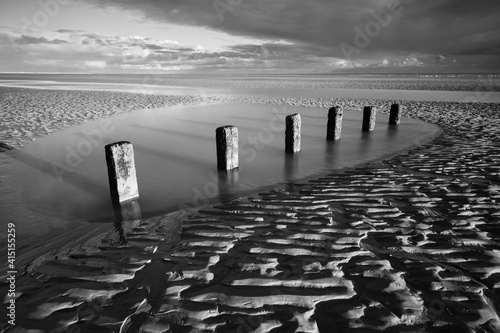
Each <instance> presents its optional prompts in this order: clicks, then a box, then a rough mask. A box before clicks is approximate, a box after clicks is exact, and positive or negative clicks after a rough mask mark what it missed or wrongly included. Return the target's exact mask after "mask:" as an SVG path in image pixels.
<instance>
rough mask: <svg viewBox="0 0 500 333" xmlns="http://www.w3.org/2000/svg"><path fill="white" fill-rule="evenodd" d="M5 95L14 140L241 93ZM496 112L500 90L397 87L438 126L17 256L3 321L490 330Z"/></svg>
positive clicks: (30, 325)
mask: <svg viewBox="0 0 500 333" xmlns="http://www.w3.org/2000/svg"><path fill="white" fill-rule="evenodd" d="M0 94H1V96H2V98H1V101H2V111H1V112H2V114H1V115H2V126H3V127H2V137H1V139H0V141H4V142H7V143H9V145H19V144H22V143H23V142H29V141H30V140H32V139H33V138H35V137H36V136H37V135H46V134H48V133H50V131H53V130H57V129H60V128H63V127H65V126H71V125H73V124H76V123H79V122H83V121H85V120H88V119H95V118H96V117H106V116H109V115H111V114H112V113H116V112H126V111H128V110H131V109H137V108H144V107H151V106H164V105H173V104H184V103H197V102H203V101H205V102H224V101H235V100H234V99H235V98H234V97H231V98H228V97H224V96H214V97H210V98H196V97H184V98H182V99H181V100H175V99H176V98H178V97H169V96H147V97H146V96H141V95H133V94H125V93H94V92H74V91H72V92H64V91H45V90H36V91H33V90H25V89H15V88H1V89H0ZM65 96H66V97H65ZM148 98H150V99H151V100H147V99H148ZM75 100H76V101H78V102H77V103H75V102H74V101H75ZM41 101H43V104H41V105H40V102H41ZM237 101H244V102H248V103H267V104H288V105H300V106H304V107H308V106H314V107H325V108H327V107H329V106H331V105H335V104H338V105H349V106H352V107H357V108H360V107H361V106H363V105H367V104H371V105H374V106H384V108H385V109H387V105H388V104H389V103H390V101H382V100H336V99H311V98H295V99H292V98H287V99H283V98H260V99H259V98H251V97H245V98H239V99H238V100H237ZM92 103H93V104H92ZM169 103H170V104H169ZM69 110H71V111H69ZM499 112H500V104H486V103H476V104H474V103H443V102H407V103H405V105H404V116H406V117H414V118H419V119H422V120H425V121H428V122H431V123H434V124H437V125H439V126H441V127H442V128H443V130H444V133H443V135H441V136H440V137H439V138H438V139H436V140H434V141H433V142H431V143H429V144H426V145H424V146H422V147H419V148H416V149H414V150H412V151H410V152H408V153H405V154H403V155H399V156H395V157H393V158H389V159H386V160H384V161H380V162H378V163H374V164H371V165H367V166H363V167H358V168H353V169H351V170H347V171H346V172H344V173H342V174H335V175H327V176H325V177H322V178H319V179H316V180H312V181H309V182H306V183H301V184H289V185H288V186H286V187H284V188H279V189H275V190H272V191H268V192H266V193H261V194H259V195H256V196H254V197H250V198H241V199H238V200H235V201H232V202H229V203H222V204H218V205H215V206H213V207H204V208H201V209H198V210H191V211H185V212H176V213H171V214H167V215H164V216H161V217H157V218H154V219H149V220H142V221H133V222H127V223H124V225H123V227H124V233H125V236H126V238H127V240H128V241H127V242H126V243H123V242H120V239H119V237H118V234H117V233H116V232H114V231H107V232H105V233H99V231H100V230H96V231H95V233H94V234H92V235H85V237H83V235H82V239H80V245H78V246H76V243H72V244H68V245H67V246H65V247H62V248H59V249H57V250H54V251H52V252H50V253H47V254H46V255H45V256H43V257H40V258H38V259H37V260H34V261H31V262H30V263H29V264H28V265H27V266H26V267H24V266H21V265H20V264H21V263H18V264H19V266H18V270H19V274H18V275H19V277H18V280H17V292H18V297H17V300H16V315H17V317H16V323H17V325H18V326H17V328H14V329H11V330H10V331H12V332H24V331H26V330H27V329H31V330H32V332H50V331H52V332H139V331H140V328H142V331H143V332H202V331H206V332H213V331H217V332H270V331H272V332H317V331H320V332H371V331H379V330H385V332H498V331H500V319H499V317H498V314H500V298H499V297H500V265H499V263H500V246H499V244H500V243H499V241H500V224H499V223H500V203H499V200H500V145H499V141H500V113H499ZM26 113H29V116H26ZM25 120H28V122H27V124H24V121H25ZM48 121H51V123H50V124H47V122H48ZM43 126H46V129H44V127H43ZM14 129H16V130H17V131H14ZM8 158H9V157H8V156H7V157H4V161H5V159H8ZM6 161H7V163H6V165H7V166H8V160H6ZM2 174H3V175H4V176H5V177H7V178H8V173H7V172H6V171H3V173H2ZM14 185H15V184H11V185H9V184H8V182H5V184H4V185H3V186H4V187H3V188H5V189H6V191H7V190H8V189H9V188H11V187H10V186H14ZM7 194H8V193H7ZM12 196H15V194H12ZM12 200H14V199H12ZM1 209H2V212H3V211H4V209H7V207H6V206H5V205H2V207H1ZM18 209H21V208H20V207H18ZM11 219H15V216H12V217H11ZM181 227H182V228H181ZM83 238H84V239H83ZM4 239H5V238H4ZM3 250H4V249H3V248H2V251H3ZM6 289H7V287H6V286H5V285H3V286H2V289H1V292H2V293H5V291H6ZM3 327H7V326H5V325H3V324H2V328H3Z"/></svg>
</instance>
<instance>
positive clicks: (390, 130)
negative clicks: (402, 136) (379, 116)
mask: <svg viewBox="0 0 500 333" xmlns="http://www.w3.org/2000/svg"><path fill="white" fill-rule="evenodd" d="M398 128H399V126H398V125H390V124H389V125H387V139H393V138H394V137H395V136H396V134H398Z"/></svg>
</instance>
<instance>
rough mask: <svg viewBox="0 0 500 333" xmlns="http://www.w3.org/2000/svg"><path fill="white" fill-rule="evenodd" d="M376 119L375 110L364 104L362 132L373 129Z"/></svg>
mask: <svg viewBox="0 0 500 333" xmlns="http://www.w3.org/2000/svg"><path fill="white" fill-rule="evenodd" d="M376 119H377V110H376V109H375V108H374V107H371V106H365V108H364V109H363V128H362V130H363V131H364V132H370V131H373V130H374V129H375V120H376Z"/></svg>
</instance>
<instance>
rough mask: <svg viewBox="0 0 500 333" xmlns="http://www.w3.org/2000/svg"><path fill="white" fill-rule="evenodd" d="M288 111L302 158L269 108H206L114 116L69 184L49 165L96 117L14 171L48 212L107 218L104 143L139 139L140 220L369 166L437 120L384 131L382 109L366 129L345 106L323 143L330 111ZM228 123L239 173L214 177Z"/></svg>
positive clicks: (31, 148) (35, 148)
mask: <svg viewBox="0 0 500 333" xmlns="http://www.w3.org/2000/svg"><path fill="white" fill-rule="evenodd" d="M166 111H168V112H166ZM280 111H281V110H280ZM286 112H287V113H292V112H302V113H304V121H303V127H302V140H301V141H302V142H301V145H302V147H301V152H300V153H299V154H285V152H284V142H283V141H284V135H283V134H284V133H283V132H284V131H282V130H281V129H280V130H279V131H278V130H276V131H275V128H277V127H278V126H277V125H276V124H277V123H275V122H274V121H275V120H276V119H278V118H276V113H275V112H274V108H273V107H271V106H266V105H231V104H228V105H213V106H212V105H204V106H196V107H194V106H193V107H185V108H178V109H177V108H172V109H163V110H156V111H154V112H153V111H151V112H136V113H131V114H130V115H129V117H127V118H125V119H121V118H119V117H116V118H113V119H112V121H113V124H114V125H115V127H116V128H115V130H114V131H113V132H112V133H108V134H106V135H104V137H103V138H102V143H101V144H99V145H95V146H92V147H93V149H92V153H91V154H89V155H88V156H81V159H80V160H79V165H78V166H75V167H74V168H71V170H64V169H62V170H63V171H65V172H64V175H63V176H62V177H63V179H64V181H63V182H59V180H58V178H57V177H56V174H55V173H54V170H53V161H54V162H57V163H60V164H61V165H67V158H68V149H69V148H71V149H73V150H75V149H76V150H77V148H78V147H79V145H81V142H82V140H85V138H84V137H82V133H83V132H84V131H85V132H89V131H93V130H95V129H96V128H97V129H98V128H99V122H98V121H96V122H89V123H86V124H84V125H82V126H78V127H74V128H71V129H67V130H64V131H60V132H56V133H54V134H52V135H50V136H48V137H45V138H42V139H39V140H37V141H35V142H34V143H32V144H30V145H27V146H26V147H25V148H23V153H24V154H28V155H31V156H32V157H33V158H29V157H28V158H27V157H26V156H25V157H24V160H23V157H21V156H20V157H19V158H17V159H16V160H17V161H22V162H18V163H17V164H16V166H15V169H16V176H15V177H16V181H17V182H18V183H19V184H20V186H21V187H22V188H23V189H24V191H25V193H27V194H26V195H25V198H23V199H25V200H27V201H29V202H30V206H34V207H39V208H40V209H43V210H44V213H45V214H47V215H55V216H62V217H78V218H83V219H86V220H92V221H103V220H108V217H110V216H113V215H114V211H113V210H112V207H110V206H109V201H108V200H109V188H108V179H107V172H106V169H107V168H106V163H105V159H104V156H103V155H104V154H103V147H102V146H103V145H104V144H107V143H112V142H116V141H120V140H124V139H126V140H129V141H130V142H132V144H133V145H134V154H135V162H136V163H135V164H136V169H137V179H138V184H139V192H140V193H141V206H140V212H141V214H142V216H143V217H150V216H154V215H157V214H161V213H162V212H165V211H171V210H174V209H177V207H179V204H180V203H189V206H191V207H197V206H201V205H205V204H208V203H209V202H208V201H210V200H216V199H219V200H221V201H225V200H227V199H228V198H229V199H230V198H231V197H232V198H234V196H237V195H240V194H242V195H245V194H246V193H253V192H255V191H258V190H259V189H260V188H262V187H264V186H269V185H272V184H279V183H282V182H293V181H294V180H296V179H302V178H305V177H308V176H311V175H313V174H318V173H320V172H325V171H329V170H331V169H332V168H343V167H348V166H351V165H355V164H359V163H364V162H368V161H369V159H374V158H377V157H382V156H385V155H387V154H390V153H391V152H393V151H397V150H401V149H404V148H405V147H407V146H409V145H412V144H414V142H415V139H416V138H419V139H420V138H423V137H426V136H428V135H430V134H432V133H433V132H435V130H436V128H435V127H434V126H431V125H423V124H422V123H420V122H417V121H414V120H409V119H407V120H405V122H404V124H401V125H399V126H403V127H402V128H398V126H395V127H389V128H388V129H387V127H386V126H387V116H383V115H380V117H378V120H377V122H378V123H377V126H378V130H377V129H376V130H375V131H374V132H372V133H366V132H365V133H363V132H361V128H360V127H361V119H360V112H351V113H350V112H345V113H344V120H343V129H342V139H341V140H340V141H339V142H330V141H327V140H325V131H326V113H325V110H324V109H315V108H308V109H307V111H305V110H304V109H303V108H298V107H287V108H286ZM235 118H236V119H235ZM279 120H280V122H282V123H284V117H281V116H280V117H279ZM226 123H234V125H237V126H238V130H239V132H240V133H239V137H240V170H233V171H232V172H229V173H228V172H221V173H218V172H217V171H216V169H215V167H216V154H215V151H216V150H215V128H216V127H217V126H221V125H223V124H226ZM238 123H240V124H238ZM275 125H276V126H275ZM191 132H194V133H193V135H191V134H189V133H191ZM268 134H272V135H268ZM389 138H390V139H389ZM26 159H27V161H26ZM35 159H39V160H44V163H38V162H37V161H35ZM61 172H62V171H61ZM49 174H50V175H52V176H49ZM250 191H251V192H250ZM134 211H135V210H134V208H133V204H132V208H129V209H124V211H123V212H122V208H121V207H120V209H119V212H118V213H119V215H118V216H119V218H118V220H121V219H131V218H134Z"/></svg>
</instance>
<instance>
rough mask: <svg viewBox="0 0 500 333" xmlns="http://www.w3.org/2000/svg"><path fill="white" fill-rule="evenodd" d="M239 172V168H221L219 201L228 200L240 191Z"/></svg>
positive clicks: (218, 183)
mask: <svg viewBox="0 0 500 333" xmlns="http://www.w3.org/2000/svg"><path fill="white" fill-rule="evenodd" d="M238 172H239V171H238V168H236V169H232V170H229V171H225V170H220V171H219V172H218V177H217V180H218V182H217V185H218V186H219V201H227V200H229V199H231V198H232V197H233V196H234V194H235V193H237V192H238V190H239V181H240V178H239V173H238Z"/></svg>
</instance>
